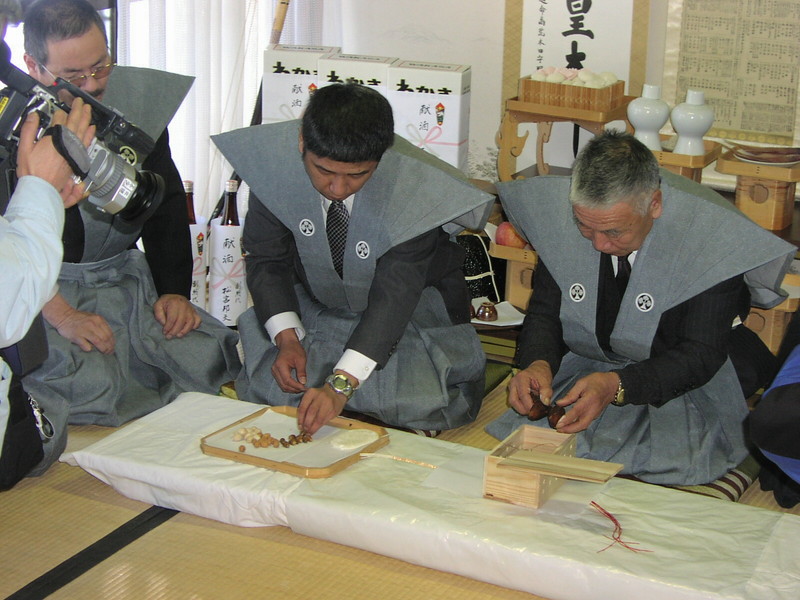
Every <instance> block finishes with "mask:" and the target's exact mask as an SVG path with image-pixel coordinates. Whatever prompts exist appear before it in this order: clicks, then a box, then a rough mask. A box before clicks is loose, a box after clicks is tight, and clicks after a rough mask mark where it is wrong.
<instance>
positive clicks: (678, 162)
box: [653, 135, 722, 183]
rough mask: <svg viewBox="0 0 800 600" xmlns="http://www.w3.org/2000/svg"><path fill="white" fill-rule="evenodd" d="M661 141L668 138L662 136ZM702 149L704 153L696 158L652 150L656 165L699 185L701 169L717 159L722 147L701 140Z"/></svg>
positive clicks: (701, 175) (716, 143)
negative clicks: (656, 161)
mask: <svg viewBox="0 0 800 600" xmlns="http://www.w3.org/2000/svg"><path fill="white" fill-rule="evenodd" d="M661 139H662V141H666V140H668V139H670V136H668V135H662V136H661ZM703 149H704V150H705V152H704V153H703V154H702V155H698V156H690V155H688V154H675V153H674V152H670V151H668V150H661V151H660V152H656V151H655V150H654V151H653V154H655V156H656V160H658V164H659V165H661V166H662V167H663V168H665V169H666V170H667V171H670V172H672V173H675V174H676V175H681V176H683V177H686V178H687V179H691V180H692V181H696V182H697V183H700V182H701V180H702V178H703V169H704V168H706V167H707V166H708V165H710V164H711V163H712V162H714V161H715V160H717V158H719V155H720V152H721V151H722V146H721V145H720V144H719V142H713V141H711V140H703Z"/></svg>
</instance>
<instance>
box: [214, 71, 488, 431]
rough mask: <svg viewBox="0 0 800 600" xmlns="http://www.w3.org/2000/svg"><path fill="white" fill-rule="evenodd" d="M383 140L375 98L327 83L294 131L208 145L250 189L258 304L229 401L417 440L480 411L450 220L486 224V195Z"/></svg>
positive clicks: (259, 132)
mask: <svg viewBox="0 0 800 600" xmlns="http://www.w3.org/2000/svg"><path fill="white" fill-rule="evenodd" d="M393 130H394V121H393V115H392V109H391V106H390V105H389V103H388V101H387V100H386V99H385V98H384V97H383V96H382V95H381V94H380V93H379V92H377V91H376V90H373V89H371V88H369V87H366V86H361V85H357V84H336V85H331V86H325V87H322V88H320V89H319V90H317V91H316V92H314V94H313V95H312V96H311V99H310V101H309V103H308V104H307V106H306V109H305V112H304V114H303V118H302V123H298V122H297V121H290V122H287V123H277V124H272V125H264V126H260V127H255V128H248V129H245V130H240V131H239V132H232V133H231V134H223V135H222V136H218V137H217V138H215V141H216V142H217V144H218V145H219V146H220V148H221V149H222V151H223V154H225V156H226V158H228V160H229V161H230V162H231V163H232V164H233V166H234V168H235V169H236V171H237V173H239V174H240V175H241V176H242V178H243V179H244V181H246V182H247V183H248V184H249V186H250V189H251V192H252V193H251V196H250V205H249V206H250V207H249V211H248V213H247V218H246V220H245V226H244V240H243V243H244V247H245V250H246V252H247V258H246V266H247V284H248V289H249V290H250V292H251V294H252V296H253V302H254V305H255V306H254V310H252V311H250V312H248V313H245V314H244V315H243V316H242V317H241V318H240V320H239V331H240V333H241V336H242V344H243V346H244V352H245V367H244V369H243V370H242V374H241V375H240V377H239V379H238V380H237V382H236V389H237V393H238V394H239V396H240V397H242V398H244V399H247V400H251V401H258V402H268V403H270V404H295V405H298V404H299V409H298V420H299V427H300V428H301V429H302V430H304V431H307V432H309V433H314V432H315V431H316V430H317V429H319V427H321V426H322V425H323V424H325V423H327V422H328V421H329V420H330V419H332V418H333V417H335V416H337V415H338V414H340V413H341V412H342V410H343V409H344V408H345V404H347V407H348V409H349V410H352V411H356V412H358V413H361V414H365V415H368V416H370V417H373V418H376V419H378V420H380V421H382V422H384V423H386V424H389V425H394V426H402V427H406V428H412V429H426V430H431V429H432V430H441V429H448V428H452V427H456V426H458V425H462V424H464V423H467V422H469V421H471V420H473V419H474V418H475V417H476V416H477V411H478V408H479V406H480V401H481V398H482V395H483V380H484V363H485V357H484V355H483V352H482V350H481V347H480V343H479V342H478V338H477V335H476V334H475V331H474V330H473V328H472V326H471V325H470V323H469V315H470V313H469V296H468V293H467V288H466V284H465V281H464V277H463V273H462V272H461V265H462V264H463V260H464V254H463V251H462V250H461V249H460V247H459V246H458V245H457V244H455V243H454V242H453V241H452V240H451V235H452V234H453V233H454V232H456V231H458V230H459V229H460V228H461V229H463V225H457V224H455V223H453V222H454V221H456V220H459V219H463V221H462V223H464V224H465V225H466V226H470V227H473V228H479V227H481V226H482V225H483V222H484V221H485V218H486V215H487V211H488V208H489V206H490V203H491V197H490V196H488V195H486V194H484V193H482V192H480V191H479V190H477V188H474V187H473V186H471V185H470V184H468V183H467V182H466V181H465V179H464V177H463V175H461V174H460V172H458V171H457V170H456V169H453V168H452V167H449V165H446V164H445V163H443V162H442V161H440V160H437V159H435V158H434V157H433V156H431V155H430V154H428V153H425V152H423V151H422V150H419V149H418V148H416V147H414V146H413V145H411V144H409V143H408V142H405V141H404V140H402V139H400V138H395V136H394V133H393ZM337 210H340V211H341V212H344V213H345V221H346V222H345V224H344V225H343V228H344V234H343V237H341V238H340V239H339V244H340V245H339V249H340V251H341V254H340V255H338V256H337V252H336V250H335V249H332V248H331V244H330V242H329V238H330V237H332V236H333V233H330V232H329V230H330V228H331V227H332V224H333V220H334V218H335V217H333V216H332V215H333V211H337ZM335 245H336V244H334V246H335Z"/></svg>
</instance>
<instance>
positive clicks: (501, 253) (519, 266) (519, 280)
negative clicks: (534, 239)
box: [489, 242, 539, 311]
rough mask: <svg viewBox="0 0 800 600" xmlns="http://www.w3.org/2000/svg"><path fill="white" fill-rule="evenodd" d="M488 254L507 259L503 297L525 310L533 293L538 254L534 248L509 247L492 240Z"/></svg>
mask: <svg viewBox="0 0 800 600" xmlns="http://www.w3.org/2000/svg"><path fill="white" fill-rule="evenodd" d="M489 255H490V256H493V257H494V258H504V259H505V260H507V261H508V264H507V265H506V288H505V295H504V299H505V300H506V301H507V302H509V303H510V304H511V305H513V306H515V307H517V308H518V309H520V310H522V311H525V310H526V309H527V308H528V302H529V301H530V299H531V294H532V293H533V270H534V269H535V268H536V263H537V262H539V255H538V254H536V251H535V250H524V249H521V248H511V247H510V246H502V245H500V244H495V243H494V242H492V243H491V244H490V245H489Z"/></svg>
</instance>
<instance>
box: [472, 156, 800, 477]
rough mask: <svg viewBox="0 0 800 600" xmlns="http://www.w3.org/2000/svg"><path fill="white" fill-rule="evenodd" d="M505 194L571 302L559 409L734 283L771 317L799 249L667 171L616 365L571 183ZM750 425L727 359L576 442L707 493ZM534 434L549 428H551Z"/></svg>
mask: <svg viewBox="0 0 800 600" xmlns="http://www.w3.org/2000/svg"><path fill="white" fill-rule="evenodd" d="M498 187H499V191H500V197H501V201H502V203H503V207H504V208H505V210H506V214H507V215H508V216H509V219H510V220H511V221H512V222H513V224H514V226H515V227H518V228H519V229H520V231H522V232H523V234H524V235H525V236H526V237H527V239H528V240H530V242H531V243H532V245H533V246H534V247H535V248H536V250H537V252H539V254H540V256H541V258H542V261H543V262H544V264H546V265H547V267H548V269H549V270H550V272H551V273H552V274H553V277H554V279H555V281H556V283H557V284H558V286H559V288H560V289H561V292H562V294H561V322H562V325H563V336H564V341H565V342H566V344H567V346H568V348H569V352H568V353H567V355H566V356H565V357H564V359H563V361H562V363H561V367H560V369H559V370H558V372H557V373H556V374H555V377H554V381H553V391H554V395H553V398H554V399H558V398H559V397H561V396H563V394H564V393H566V391H567V390H569V389H570V387H571V386H572V385H573V384H574V383H575V381H576V380H577V379H579V378H581V377H583V376H585V375H588V374H589V373H592V372H607V371H610V370H613V369H620V368H622V367H624V366H625V365H627V364H629V363H631V362H639V361H643V360H645V359H647V358H649V356H650V349H651V344H652V340H653V338H654V336H655V334H656V330H657V328H658V325H659V321H660V319H661V315H662V314H663V313H664V312H665V311H667V310H669V309H671V308H673V307H675V306H677V305H679V304H681V303H682V302H685V301H686V300H689V299H690V298H693V297H694V296H696V295H697V294H699V293H701V292H703V291H705V290H707V289H709V288H710V287H712V286H714V285H716V284H718V283H721V282H722V281H725V280H727V279H730V278H731V277H734V276H736V275H740V274H745V282H746V283H747V284H748V286H749V288H750V292H751V295H752V302H753V304H755V305H757V306H763V307H767V308H769V307H772V306H775V305H777V304H778V303H780V302H781V301H783V299H784V297H785V293H784V292H783V291H782V290H781V281H782V279H783V275H784V273H785V271H786V269H787V268H788V265H789V262H790V261H791V258H792V256H793V255H794V252H795V248H794V247H793V246H791V245H790V244H787V243H786V242H783V241H782V240H780V239H779V238H777V237H776V236H774V235H772V234H771V233H769V232H767V231H765V230H764V229H762V228H761V227H759V226H757V225H755V224H754V223H753V222H752V221H750V220H749V219H747V218H746V217H745V216H743V215H742V214H741V213H740V212H739V211H737V210H736V209H735V208H734V207H733V206H732V205H731V204H730V203H729V202H727V201H726V200H724V199H723V198H722V197H720V196H719V195H717V194H716V193H714V192H712V191H711V190H708V189H707V188H703V187H702V186H698V185H696V184H693V183H691V182H689V181H688V180H687V179H685V178H683V177H679V176H677V175H673V174H671V173H668V172H666V171H663V172H662V185H661V189H662V192H663V214H662V215H661V217H659V218H658V219H656V220H655V222H654V225H653V228H652V230H651V231H650V233H649V235H648V236H647V238H646V239H645V242H644V244H643V246H642V248H641V249H640V250H639V252H638V254H637V256H636V267H635V269H634V270H633V272H632V275H631V279H630V281H629V283H628V287H627V289H626V291H625V295H624V297H623V299H622V304H621V307H620V310H619V314H618V316H617V320H616V323H615V325H614V330H613V332H612V334H611V347H612V349H613V353H612V354H606V353H605V352H604V351H603V350H602V349H601V347H600V345H599V344H598V342H597V336H596V333H595V331H596V315H597V297H598V272H599V266H600V254H599V253H598V252H597V251H595V250H594V249H593V248H592V246H591V243H589V242H587V240H585V239H584V238H583V237H582V236H581V235H580V233H579V232H578V229H577V227H576V226H575V223H574V220H573V216H572V210H571V206H570V203H569V200H568V197H569V178H565V177H536V178H533V179H529V180H526V181H524V182H515V183H513V184H501V185H499V186H498ZM534 293H535V292H534ZM521 366H522V367H526V366H527V365H521ZM567 410H569V407H567ZM746 415H747V406H746V403H745V398H744V397H743V395H742V390H741V387H740V385H739V382H738V379H737V376H736V372H735V370H734V368H733V365H732V364H731V361H730V359H728V360H727V361H726V362H725V363H724V364H723V366H722V367H721V368H720V370H719V371H718V372H717V373H716V374H715V375H714V377H712V379H711V380H710V381H709V382H708V383H706V384H705V385H703V386H702V387H700V388H698V389H695V390H692V391H690V392H688V393H686V394H684V395H682V396H679V397H677V398H674V399H672V400H670V401H669V402H667V403H666V404H664V405H663V406H661V407H655V406H652V405H647V404H644V405H639V404H637V405H631V404H627V405H625V406H622V407H609V408H608V409H606V410H605V411H604V412H603V413H602V414H601V415H600V417H599V418H597V419H595V420H594V421H593V422H592V424H591V425H590V426H589V428H588V429H587V430H586V431H584V432H581V433H579V434H578V456H580V457H584V458H592V459H597V460H604V461H612V462H618V463H622V464H623V465H624V469H623V471H622V472H623V473H631V474H636V475H637V476H639V477H640V478H641V479H644V480H646V481H650V482H653V483H669V484H686V485H688V484H699V483H706V482H709V481H713V480H714V479H716V478H718V477H720V476H721V475H723V474H724V473H725V472H727V471H728V470H730V469H731V468H733V467H735V466H736V465H738V464H739V463H740V462H741V461H742V460H743V459H744V457H745V456H746V455H747V449H746V447H745V440H744V430H743V420H744V418H745V416H746ZM523 424H531V421H529V420H528V419H527V417H525V416H521V415H519V414H517V413H516V412H514V411H513V410H509V411H507V412H506V413H505V414H504V415H502V416H501V417H500V418H499V419H497V420H496V421H495V422H494V423H491V424H490V425H489V427H487V431H489V433H491V434H492V435H494V436H495V437H498V438H500V439H502V438H505V437H506V436H507V435H508V434H510V433H511V432H512V431H513V430H515V429H516V428H518V427H519V426H521V425H523ZM534 424H536V425H542V426H547V423H546V420H545V421H539V422H535V423H534Z"/></svg>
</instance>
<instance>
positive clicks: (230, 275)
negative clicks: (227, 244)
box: [210, 258, 244, 290]
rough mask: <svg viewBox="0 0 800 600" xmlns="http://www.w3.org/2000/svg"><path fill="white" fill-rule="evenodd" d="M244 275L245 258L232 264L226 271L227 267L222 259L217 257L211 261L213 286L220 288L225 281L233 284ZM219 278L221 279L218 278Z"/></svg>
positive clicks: (213, 287)
mask: <svg viewBox="0 0 800 600" xmlns="http://www.w3.org/2000/svg"><path fill="white" fill-rule="evenodd" d="M243 276H244V259H243V258H240V259H239V260H237V261H236V262H235V263H233V264H232V265H231V268H230V270H229V271H227V272H226V271H225V267H224V265H223V263H222V261H221V260H219V259H218V258H215V259H214V260H212V261H211V283H210V285H211V288H212V289H215V290H216V289H218V288H219V287H221V286H222V285H223V284H224V283H226V282H230V283H232V284H235V283H236V280H237V279H241V278H242V277H243ZM217 278H219V279H217Z"/></svg>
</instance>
